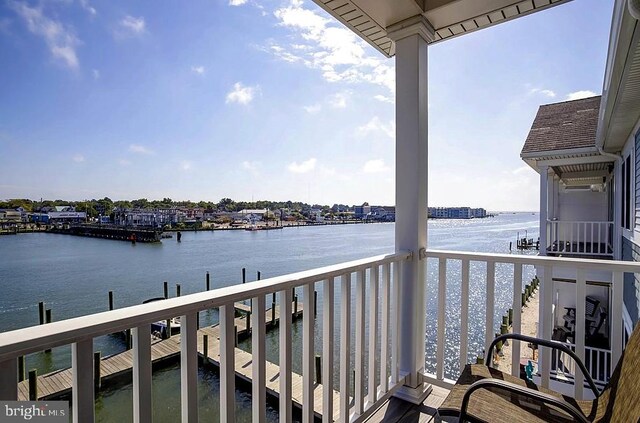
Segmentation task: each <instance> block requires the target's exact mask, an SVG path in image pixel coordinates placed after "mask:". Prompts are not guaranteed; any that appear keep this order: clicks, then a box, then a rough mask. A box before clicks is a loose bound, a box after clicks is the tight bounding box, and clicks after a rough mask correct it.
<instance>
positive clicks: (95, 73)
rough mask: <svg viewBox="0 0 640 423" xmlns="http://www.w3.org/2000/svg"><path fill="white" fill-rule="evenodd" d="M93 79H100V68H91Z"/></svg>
mask: <svg viewBox="0 0 640 423" xmlns="http://www.w3.org/2000/svg"><path fill="white" fill-rule="evenodd" d="M91 74H92V75H93V79H100V71H99V70H98V69H91Z"/></svg>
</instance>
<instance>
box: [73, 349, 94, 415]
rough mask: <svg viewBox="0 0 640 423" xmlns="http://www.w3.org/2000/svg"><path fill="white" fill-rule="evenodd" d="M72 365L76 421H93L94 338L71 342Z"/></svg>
mask: <svg viewBox="0 0 640 423" xmlns="http://www.w3.org/2000/svg"><path fill="white" fill-rule="evenodd" d="M71 367H72V368H73V389H72V393H71V397H72V398H71V405H72V408H73V413H72V414H73V422H74V423H93V421H94V419H95V409H94V385H93V339H88V340H85V341H80V342H75V343H73V344H71Z"/></svg>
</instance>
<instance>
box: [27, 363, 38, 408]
mask: <svg viewBox="0 0 640 423" xmlns="http://www.w3.org/2000/svg"><path fill="white" fill-rule="evenodd" d="M29 401H38V371H37V370H36V369H32V370H29Z"/></svg>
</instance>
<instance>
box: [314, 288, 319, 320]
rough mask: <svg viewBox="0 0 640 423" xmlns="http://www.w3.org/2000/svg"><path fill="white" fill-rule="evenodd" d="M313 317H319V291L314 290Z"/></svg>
mask: <svg viewBox="0 0 640 423" xmlns="http://www.w3.org/2000/svg"><path fill="white" fill-rule="evenodd" d="M313 317H318V291H316V290H314V291H313Z"/></svg>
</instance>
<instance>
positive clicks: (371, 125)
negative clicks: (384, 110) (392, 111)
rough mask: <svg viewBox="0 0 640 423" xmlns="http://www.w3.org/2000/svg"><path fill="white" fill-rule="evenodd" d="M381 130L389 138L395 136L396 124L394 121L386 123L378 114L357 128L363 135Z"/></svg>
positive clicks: (358, 132)
mask: <svg viewBox="0 0 640 423" xmlns="http://www.w3.org/2000/svg"><path fill="white" fill-rule="evenodd" d="M378 132H381V133H383V134H384V135H386V136H388V137H389V138H395V136H396V124H395V122H394V121H392V120H391V121H389V123H388V124H384V123H382V122H381V121H380V118H379V117H378V116H374V117H373V118H371V120H370V121H369V122H367V123H365V124H364V125H362V126H359V127H358V128H357V129H356V133H357V134H358V135H359V136H361V137H366V136H367V135H369V134H370V133H374V134H375V133H378Z"/></svg>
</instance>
